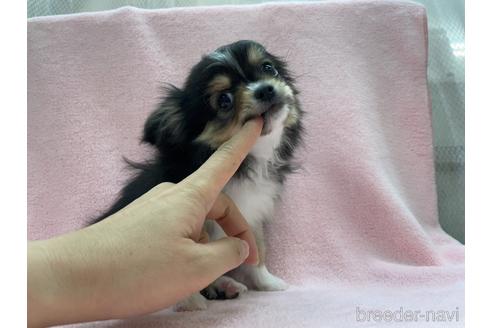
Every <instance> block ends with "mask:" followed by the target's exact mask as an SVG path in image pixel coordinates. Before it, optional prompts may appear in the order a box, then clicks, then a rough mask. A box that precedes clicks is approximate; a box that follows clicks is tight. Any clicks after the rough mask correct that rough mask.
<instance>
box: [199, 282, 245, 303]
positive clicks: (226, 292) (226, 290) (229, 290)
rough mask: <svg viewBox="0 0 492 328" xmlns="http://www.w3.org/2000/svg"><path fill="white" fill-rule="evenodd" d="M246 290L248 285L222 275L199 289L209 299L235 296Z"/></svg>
mask: <svg viewBox="0 0 492 328" xmlns="http://www.w3.org/2000/svg"><path fill="white" fill-rule="evenodd" d="M247 290H248V287H246V286H245V285H243V284H241V283H240V282H237V281H236V280H234V279H232V278H231V277H226V276H222V277H219V278H218V279H217V280H215V281H214V282H213V283H211V284H210V285H209V286H208V287H207V288H205V289H204V290H202V291H201V293H202V295H203V296H205V297H206V298H207V299H209V300H213V299H219V300H220V299H232V298H237V297H238V296H239V295H241V294H243V293H244V292H246V291H247Z"/></svg>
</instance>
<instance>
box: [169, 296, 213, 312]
mask: <svg viewBox="0 0 492 328" xmlns="http://www.w3.org/2000/svg"><path fill="white" fill-rule="evenodd" d="M206 308H207V300H206V299H205V297H203V296H202V295H201V294H200V293H195V294H192V295H191V296H190V297H188V298H186V299H184V300H182V301H181V302H178V303H177V304H175V305H174V311H176V312H184V311H200V310H205V309H206Z"/></svg>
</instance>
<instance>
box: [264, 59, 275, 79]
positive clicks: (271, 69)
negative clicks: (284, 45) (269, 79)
mask: <svg viewBox="0 0 492 328" xmlns="http://www.w3.org/2000/svg"><path fill="white" fill-rule="evenodd" d="M261 70H262V71H263V73H266V74H270V75H273V76H277V74H278V72H277V70H276V69H275V67H273V64H272V63H269V62H266V63H263V64H262V65H261Z"/></svg>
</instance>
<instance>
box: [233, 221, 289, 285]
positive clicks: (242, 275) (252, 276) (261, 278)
mask: <svg viewBox="0 0 492 328" xmlns="http://www.w3.org/2000/svg"><path fill="white" fill-rule="evenodd" d="M253 232H254V234H255V237H256V245H257V246H258V256H259V258H260V263H259V264H258V266H254V265H249V264H243V265H241V266H240V267H239V268H237V269H234V270H233V271H231V272H229V273H228V274H227V275H228V276H231V277H233V278H235V279H236V280H238V281H240V282H242V283H243V284H245V285H246V286H248V288H249V289H254V290H261V291H278V290H285V289H287V288H288V287H289V285H288V284H287V283H286V282H285V281H283V280H282V279H280V278H279V277H277V276H274V275H273V274H271V273H270V272H269V271H268V269H267V267H266V266H265V253H266V248H265V239H264V234H263V226H261V225H260V226H259V227H256V228H255V229H254V230H253Z"/></svg>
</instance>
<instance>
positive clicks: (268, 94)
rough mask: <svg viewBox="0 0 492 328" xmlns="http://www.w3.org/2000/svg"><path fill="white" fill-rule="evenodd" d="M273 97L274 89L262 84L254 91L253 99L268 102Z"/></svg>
mask: <svg viewBox="0 0 492 328" xmlns="http://www.w3.org/2000/svg"><path fill="white" fill-rule="evenodd" d="M273 97H275V88H274V87H273V86H272V85H271V84H264V85H261V86H259V87H258V88H257V89H256V90H255V98H256V99H258V100H259V101H264V102H268V101H271V100H272V99H273Z"/></svg>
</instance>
